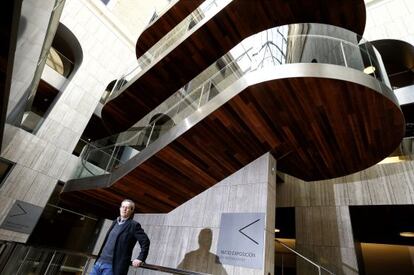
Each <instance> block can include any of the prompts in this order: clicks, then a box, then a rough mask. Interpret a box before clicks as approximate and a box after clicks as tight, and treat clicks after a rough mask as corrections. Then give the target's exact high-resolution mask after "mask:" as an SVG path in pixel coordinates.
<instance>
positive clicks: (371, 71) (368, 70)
mask: <svg viewBox="0 0 414 275" xmlns="http://www.w3.org/2000/svg"><path fill="white" fill-rule="evenodd" d="M374 72H375V67H374V66H368V67H366V68H365V69H364V73H366V74H372V73H374Z"/></svg>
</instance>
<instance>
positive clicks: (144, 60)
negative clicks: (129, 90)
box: [108, 0, 232, 100]
mask: <svg viewBox="0 0 414 275" xmlns="http://www.w3.org/2000/svg"><path fill="white" fill-rule="evenodd" d="M231 1H232V0H221V1H218V0H207V1H204V2H203V4H201V5H200V6H199V7H198V8H197V9H196V10H195V11H194V12H192V13H191V14H190V15H188V16H187V17H186V18H185V19H184V20H183V21H181V22H180V23H179V24H178V25H177V26H175V27H174V28H173V29H172V30H171V31H170V32H168V33H167V34H166V35H165V36H164V37H163V38H161V39H160V40H159V41H158V42H157V43H156V44H155V45H154V46H152V47H151V48H150V49H149V50H148V51H147V52H146V53H145V54H144V55H142V56H141V57H140V58H138V60H137V62H138V64H137V65H135V66H134V67H133V68H132V69H130V70H128V72H127V73H126V74H123V75H122V76H121V77H119V78H118V80H119V81H122V82H123V83H124V84H125V83H128V82H130V81H131V80H132V79H136V78H138V77H139V76H140V74H141V73H142V72H144V71H146V70H147V69H148V68H150V67H151V66H152V65H153V64H154V63H155V62H154V61H155V60H156V59H158V58H159V57H160V56H161V55H164V54H166V53H168V52H169V51H171V50H172V49H174V48H175V47H176V43H177V42H179V41H181V40H182V38H183V37H184V36H186V35H188V34H189V33H190V32H192V31H194V30H195V29H196V28H197V27H199V26H201V25H202V24H204V23H205V22H207V21H208V19H209V18H211V17H213V16H214V15H215V14H217V13H218V12H219V11H220V10H222V9H223V8H224V7H225V6H226V5H227V4H229V3H230V2H231ZM127 86H128V85H127ZM122 87H123V85H115V89H113V91H112V92H111V94H110V95H109V97H108V100H111V99H113V98H115V97H117V96H118V95H119V94H120V92H121V91H123V90H124V89H121V88H122Z"/></svg>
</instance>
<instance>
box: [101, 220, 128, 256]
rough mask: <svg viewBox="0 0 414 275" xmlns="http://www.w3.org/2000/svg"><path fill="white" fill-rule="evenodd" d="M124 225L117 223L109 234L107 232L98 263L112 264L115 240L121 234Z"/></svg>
mask: <svg viewBox="0 0 414 275" xmlns="http://www.w3.org/2000/svg"><path fill="white" fill-rule="evenodd" d="M124 224H125V223H119V222H117V223H116V224H115V225H114V227H113V228H112V230H111V232H109V235H108V239H107V240H106V243H105V246H104V248H103V249H102V253H101V256H100V257H99V259H98V261H100V262H103V263H110V264H112V259H113V257H114V248H115V243H116V239H117V238H118V235H119V233H120V232H121V229H122V227H123V226H124Z"/></svg>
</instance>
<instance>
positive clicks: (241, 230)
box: [239, 219, 260, 245]
mask: <svg viewBox="0 0 414 275" xmlns="http://www.w3.org/2000/svg"><path fill="white" fill-rule="evenodd" d="M258 221H260V219H257V220H255V221H254V222H252V223H249V224H248V225H246V226H245V227H242V228H240V229H239V232H240V233H241V234H243V236H245V237H246V238H248V239H249V240H251V241H252V242H254V243H255V244H257V245H258V244H259V243H258V242H257V241H255V240H254V239H253V238H251V237H250V236H249V235H247V234H245V233H244V232H243V230H244V229H246V228H247V227H249V226H251V225H253V224H255V223H257V222H258Z"/></svg>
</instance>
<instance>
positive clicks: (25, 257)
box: [16, 247, 31, 275]
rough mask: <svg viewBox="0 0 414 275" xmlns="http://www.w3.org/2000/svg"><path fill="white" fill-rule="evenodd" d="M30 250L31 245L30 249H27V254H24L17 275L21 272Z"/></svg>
mask: <svg viewBox="0 0 414 275" xmlns="http://www.w3.org/2000/svg"><path fill="white" fill-rule="evenodd" d="M30 250H31V247H29V249H28V250H27V253H26V255H24V258H23V260H22V263H21V264H20V265H19V268H18V269H17V271H16V275H17V274H19V272H20V269H21V268H22V266H23V264H24V262H25V261H26V259H27V257H28V256H29V253H30Z"/></svg>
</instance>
